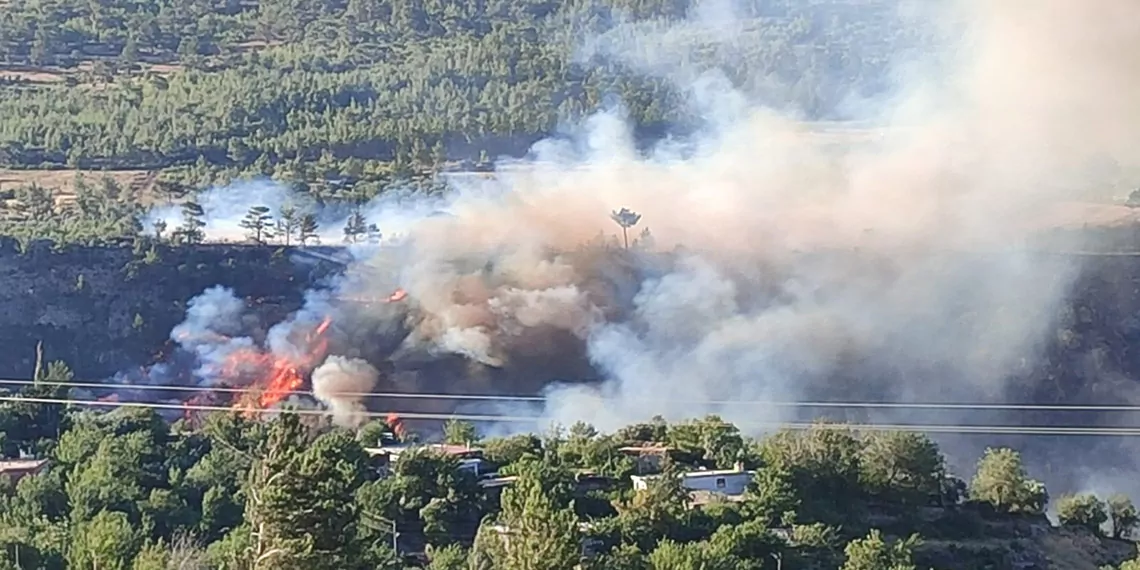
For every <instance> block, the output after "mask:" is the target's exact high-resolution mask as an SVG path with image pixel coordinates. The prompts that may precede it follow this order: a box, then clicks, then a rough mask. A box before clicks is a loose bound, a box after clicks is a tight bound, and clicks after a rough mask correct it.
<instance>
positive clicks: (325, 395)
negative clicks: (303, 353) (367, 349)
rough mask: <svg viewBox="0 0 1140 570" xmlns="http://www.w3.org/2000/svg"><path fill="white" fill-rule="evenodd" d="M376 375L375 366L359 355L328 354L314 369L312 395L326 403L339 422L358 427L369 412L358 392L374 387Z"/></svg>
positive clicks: (365, 419) (377, 373) (366, 418)
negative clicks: (351, 356)
mask: <svg viewBox="0 0 1140 570" xmlns="http://www.w3.org/2000/svg"><path fill="white" fill-rule="evenodd" d="M379 378H380V373H379V372H378V371H377V370H376V368H374V367H373V366H372V365H371V364H369V363H367V362H365V361H363V360H361V359H359V358H345V357H343V356H330V357H328V359H327V360H325V362H324V364H321V365H320V366H318V367H317V369H316V370H314V371H313V395H314V396H316V398H317V399H318V400H320V401H321V403H323V404H324V405H325V406H327V407H328V409H329V410H330V411H331V412H332V416H333V421H334V422H336V423H337V424H338V425H342V426H346V427H358V426H360V425H361V424H363V423H364V422H366V421H367V420H368V416H367V409H366V408H365V407H364V402H363V398H362V397H361V396H359V395H357V394H360V393H368V392H370V391H372V390H373V389H375V388H376V383H377V381H378V380H379Z"/></svg>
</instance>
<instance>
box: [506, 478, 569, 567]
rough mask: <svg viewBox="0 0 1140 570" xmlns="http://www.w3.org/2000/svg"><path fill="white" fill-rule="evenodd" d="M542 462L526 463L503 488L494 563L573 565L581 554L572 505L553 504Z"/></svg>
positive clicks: (524, 565) (536, 565)
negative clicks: (500, 535)
mask: <svg viewBox="0 0 1140 570" xmlns="http://www.w3.org/2000/svg"><path fill="white" fill-rule="evenodd" d="M543 468H544V466H542V465H539V464H528V465H525V466H524V467H523V468H522V472H521V473H520V474H519V479H518V480H517V481H515V483H514V485H512V486H511V487H509V488H507V489H506V490H504V491H503V497H502V505H503V511H502V514H501V516H500V519H499V520H500V523H502V528H503V534H504V535H503V536H502V541H501V543H500V544H499V545H496V546H495V547H494V548H493V549H492V550H493V554H492V557H493V558H494V559H495V561H496V562H497V564H496V566H497V567H502V568H526V569H528V570H563V569H565V568H574V567H575V566H576V565H577V564H578V562H579V559H580V555H581V531H580V530H579V528H578V516H577V515H575V514H574V509H573V507H570V506H568V505H559V504H556V503H555V502H554V501H553V499H552V493H550V492H549V491H548V490H547V489H546V488H544V484H543V483H544V477H543V476H542V472H541V470H542V469H543Z"/></svg>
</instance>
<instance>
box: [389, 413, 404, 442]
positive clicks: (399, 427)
mask: <svg viewBox="0 0 1140 570" xmlns="http://www.w3.org/2000/svg"><path fill="white" fill-rule="evenodd" d="M384 423H386V424H388V427H389V428H390V429H391V430H392V433H394V434H396V437H397V438H398V439H401V440H402V439H404V437H405V436H406V435H407V433H408V430H407V429H406V428H405V427H404V420H402V419H400V416H398V415H397V414H396V412H389V413H388V418H387V420H386V421H385V422H384Z"/></svg>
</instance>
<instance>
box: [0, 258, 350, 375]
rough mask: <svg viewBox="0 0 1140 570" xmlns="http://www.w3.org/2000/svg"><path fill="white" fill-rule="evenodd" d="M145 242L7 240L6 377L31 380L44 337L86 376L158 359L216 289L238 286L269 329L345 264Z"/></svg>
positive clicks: (0, 363)
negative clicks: (88, 244) (61, 244)
mask: <svg viewBox="0 0 1140 570" xmlns="http://www.w3.org/2000/svg"><path fill="white" fill-rule="evenodd" d="M140 245H141V247H139V248H137V249H134V248H130V247H94V248H84V247H65V248H63V249H53V248H52V246H51V244H50V243H32V244H30V245H29V246H26V247H22V246H20V245H19V244H17V243H16V242H15V241H13V240H5V241H3V242H2V243H0V284H2V287H0V342H3V344H4V346H5V347H7V349H6V350H5V351H4V357H3V358H0V377H3V378H28V377H29V376H30V374H31V372H32V369H33V365H34V361H35V347H36V344H37V343H42V346H43V351H44V354H45V356H46V357H47V358H49V359H59V360H63V361H66V362H68V364H69V365H70V366H71V367H72V369H73V370H74V371H75V373H76V374H77V375H78V377H79V378H82V379H84V380H99V379H108V378H111V377H112V376H114V375H116V374H118V373H121V372H125V371H129V370H133V369H136V368H137V367H140V366H143V365H147V364H151V363H153V362H155V360H156V359H157V358H159V357H160V354H161V353H162V352H165V351H166V350H167V349H168V346H167V345H168V344H169V342H170V331H171V329H172V328H173V327H174V325H176V324H178V323H179V322H181V321H182V320H183V319H184V318H185V315H186V302H187V301H188V300H189V299H190V298H191V297H194V296H195V295H198V294H199V293H201V292H202V291H203V290H204V289H206V288H208V287H213V286H219V285H220V286H223V287H229V288H232V289H234V290H235V292H236V293H237V294H238V295H240V296H241V297H242V298H243V299H247V300H248V302H249V303H250V304H251V306H252V307H254V308H256V309H257V312H258V314H259V316H260V317H261V318H262V319H264V321H263V322H264V323H265V324H264V325H263V326H264V327H268V326H269V325H271V324H273V323H275V322H277V321H279V320H281V319H282V318H284V316H285V315H287V314H288V313H289V312H290V311H293V310H296V309H297V308H298V307H299V306H300V303H301V295H302V293H303V292H304V291H305V290H306V289H308V288H309V287H311V286H312V285H313V284H314V283H316V282H318V281H319V280H320V278H321V277H322V276H324V275H327V274H328V273H329V272H330V271H332V270H338V269H339V267H337V266H331V267H326V266H323V265H321V264H315V265H314V264H312V263H309V264H299V263H296V262H294V261H293V260H292V259H291V255H290V254H289V252H288V250H287V249H276V248H273V249H271V248H256V247H243V246H222V245H218V246H213V245H203V246H198V247H182V248H170V247H167V246H162V245H154V246H148V245H146V244H140Z"/></svg>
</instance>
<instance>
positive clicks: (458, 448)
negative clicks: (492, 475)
mask: <svg viewBox="0 0 1140 570" xmlns="http://www.w3.org/2000/svg"><path fill="white" fill-rule="evenodd" d="M415 450H426V451H432V452H435V453H442V454H444V455H450V456H452V457H455V458H456V459H458V460H459V468H460V469H461V470H467V471H471V472H472V473H473V474H474V475H475V476H476V477H481V476H483V475H485V474H486V472H487V470H486V468H485V467H486V463H485V461H484V460H483V450H482V449H479V448H476V447H471V446H467V445H449V444H444V443H432V444H428V445H413V444H400V445H385V446H381V447H366V448H364V451H365V453H367V454H368V456H369V457H370V458H371V459H372V465H373V467H374V468H375V469H376V470H377V471H380V472H381V473H382V474H387V473H388V472H389V471H390V470H391V466H392V465H394V464H395V463H396V462H398V461H399V460H400V456H401V455H403V454H404V453H407V452H409V451H415Z"/></svg>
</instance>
